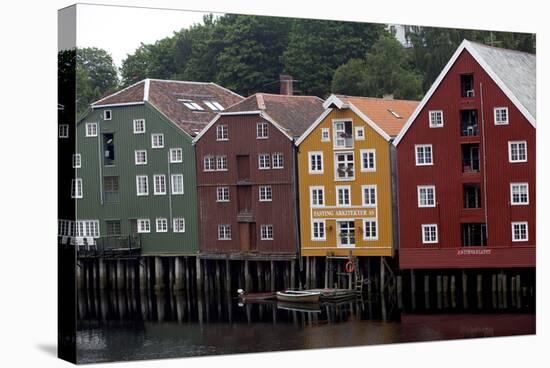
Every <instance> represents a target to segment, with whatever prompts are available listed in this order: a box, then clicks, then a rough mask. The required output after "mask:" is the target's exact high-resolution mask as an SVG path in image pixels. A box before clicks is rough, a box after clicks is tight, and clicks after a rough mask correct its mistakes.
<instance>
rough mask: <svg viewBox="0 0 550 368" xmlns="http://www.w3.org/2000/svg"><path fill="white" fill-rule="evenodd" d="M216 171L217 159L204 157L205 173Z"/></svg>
mask: <svg viewBox="0 0 550 368" xmlns="http://www.w3.org/2000/svg"><path fill="white" fill-rule="evenodd" d="M214 170H216V158H215V157H214V156H204V171H214Z"/></svg>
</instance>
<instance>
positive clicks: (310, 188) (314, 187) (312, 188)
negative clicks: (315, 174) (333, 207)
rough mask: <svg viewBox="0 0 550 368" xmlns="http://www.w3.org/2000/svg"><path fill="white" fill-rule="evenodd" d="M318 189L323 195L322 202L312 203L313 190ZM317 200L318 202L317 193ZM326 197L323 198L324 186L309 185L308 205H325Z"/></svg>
mask: <svg viewBox="0 0 550 368" xmlns="http://www.w3.org/2000/svg"><path fill="white" fill-rule="evenodd" d="M318 190H320V191H321V193H322V195H323V203H322V204H318V203H317V204H315V203H313V192H314V191H318ZM317 202H319V195H317ZM325 203H326V199H325V187H324V186H320V185H317V186H311V187H309V206H310V207H312V208H322V207H325Z"/></svg>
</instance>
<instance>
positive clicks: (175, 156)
mask: <svg viewBox="0 0 550 368" xmlns="http://www.w3.org/2000/svg"><path fill="white" fill-rule="evenodd" d="M180 162H183V154H182V150H181V148H170V163H172V164H177V163H180Z"/></svg>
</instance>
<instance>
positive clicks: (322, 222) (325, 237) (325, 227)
mask: <svg viewBox="0 0 550 368" xmlns="http://www.w3.org/2000/svg"><path fill="white" fill-rule="evenodd" d="M315 224H320V225H321V224H322V225H323V236H322V237H316V236H315ZM311 240H312V241H326V240H327V222H326V220H318V219H314V220H311Z"/></svg>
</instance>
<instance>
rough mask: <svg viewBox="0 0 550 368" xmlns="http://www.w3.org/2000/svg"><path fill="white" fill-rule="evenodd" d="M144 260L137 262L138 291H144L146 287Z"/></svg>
mask: <svg viewBox="0 0 550 368" xmlns="http://www.w3.org/2000/svg"><path fill="white" fill-rule="evenodd" d="M146 262H147V261H146V260H145V259H143V258H142V259H140V260H139V261H138V264H139V270H138V271H139V289H140V290H146V289H147V288H148V287H147V268H146Z"/></svg>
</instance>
